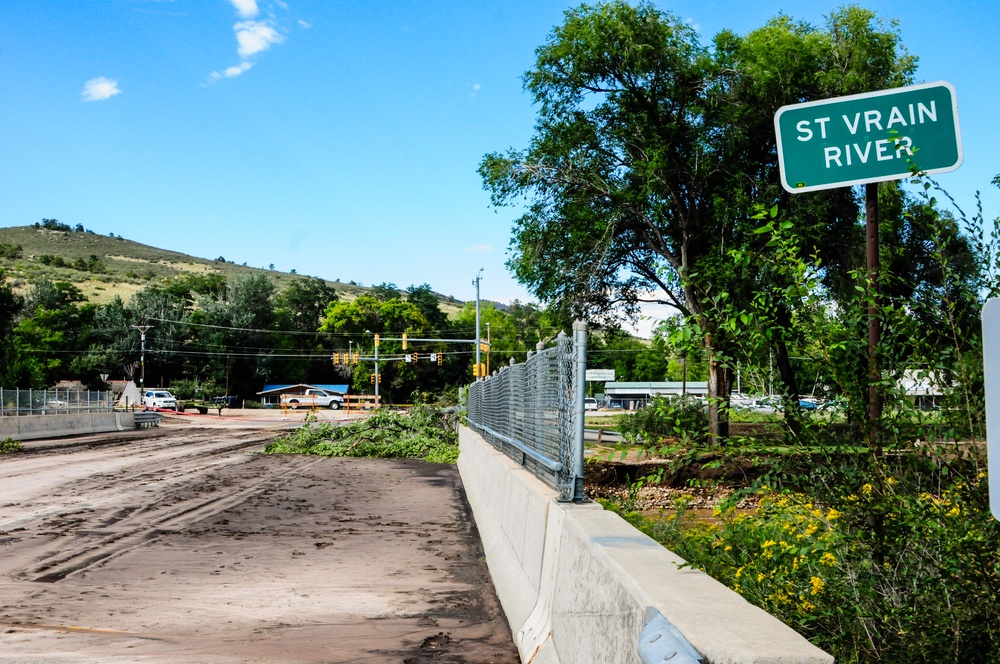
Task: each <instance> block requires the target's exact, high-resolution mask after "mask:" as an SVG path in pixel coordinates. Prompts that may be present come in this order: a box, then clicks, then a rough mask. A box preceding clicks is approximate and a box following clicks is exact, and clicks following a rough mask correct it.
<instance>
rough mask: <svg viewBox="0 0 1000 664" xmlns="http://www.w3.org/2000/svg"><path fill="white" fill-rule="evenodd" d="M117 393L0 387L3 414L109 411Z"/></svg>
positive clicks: (8, 415)
mask: <svg viewBox="0 0 1000 664" xmlns="http://www.w3.org/2000/svg"><path fill="white" fill-rule="evenodd" d="M113 410H114V396H113V395H112V393H111V392H110V391H106V392H105V391H100V390H21V389H4V388H0V417H11V416H17V415H67V414H71V413H110V412H112V411H113Z"/></svg>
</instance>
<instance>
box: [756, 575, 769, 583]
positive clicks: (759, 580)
mask: <svg viewBox="0 0 1000 664" xmlns="http://www.w3.org/2000/svg"><path fill="white" fill-rule="evenodd" d="M765 578H767V577H765V576H764V573H763V572H758V573H757V582H758V583H759V582H761V581H763V580H764V579H765Z"/></svg>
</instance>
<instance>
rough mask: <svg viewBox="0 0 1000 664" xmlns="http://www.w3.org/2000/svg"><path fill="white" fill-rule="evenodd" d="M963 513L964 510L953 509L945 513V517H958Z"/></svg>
mask: <svg viewBox="0 0 1000 664" xmlns="http://www.w3.org/2000/svg"><path fill="white" fill-rule="evenodd" d="M961 513H962V510H960V509H958V506H957V505H956V506H955V507H952V508H951V509H950V510H948V511H947V512H946V513H945V516H958V515H959V514H961Z"/></svg>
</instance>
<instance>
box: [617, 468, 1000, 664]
mask: <svg viewBox="0 0 1000 664" xmlns="http://www.w3.org/2000/svg"><path fill="white" fill-rule="evenodd" d="M950 454H951V458H946V459H944V460H942V459H941V458H940V457H933V456H931V455H928V454H925V453H922V452H913V453H911V454H909V455H907V456H906V457H903V456H901V457H899V458H897V459H895V460H893V462H892V464H891V465H889V464H887V463H884V462H874V461H872V462H870V463H867V464H865V463H862V464H858V466H857V467H855V468H848V467H847V465H845V464H841V466H840V467H839V468H836V469H833V468H822V469H817V471H816V472H813V473H811V474H809V476H808V477H803V478H802V481H801V486H800V488H799V489H796V490H790V489H786V490H783V491H776V490H773V489H772V488H769V487H767V486H763V487H760V488H759V489H758V490H757V491H756V497H757V499H758V507H756V508H755V509H752V510H737V509H735V508H732V507H720V508H719V509H717V510H716V511H715V513H714V517H715V521H714V522H707V521H705V520H704V519H703V518H700V517H699V516H698V515H696V514H695V513H693V512H692V511H689V510H687V509H686V504H685V503H684V502H683V501H682V502H681V503H680V504H679V505H677V507H678V509H676V510H675V511H673V512H671V513H669V514H668V515H666V516H665V517H664V518H662V519H648V518H645V517H643V516H641V515H638V514H636V513H631V514H629V513H626V514H625V516H626V518H627V519H629V520H630V521H631V522H632V523H633V524H634V525H636V526H637V527H639V528H640V529H641V530H643V531H645V532H646V533H647V534H649V535H650V536H652V537H653V538H655V539H657V540H658V541H660V542H662V543H664V545H665V546H667V547H668V548H670V549H671V550H672V551H674V552H675V553H677V554H678V555H680V556H681V557H683V558H684V559H685V560H687V561H688V564H689V565H691V566H693V567H697V568H700V569H703V570H705V571H706V572H707V573H709V574H710V575H712V576H713V577H714V578H716V579H718V580H719V581H721V582H723V583H725V584H726V585H728V586H729V587H730V588H732V589H733V590H735V591H736V592H739V593H740V594H742V595H743V596H744V597H745V598H746V599H747V600H749V601H750V602H752V603H754V604H756V605H757V606H760V607H762V608H763V609H765V610H767V611H768V612H770V613H772V614H773V615H775V616H777V617H778V618H780V619H782V620H783V621H785V622H786V623H787V624H789V625H791V626H792V627H794V628H795V629H796V630H798V631H799V632H800V633H802V634H803V635H804V636H806V637H807V638H809V639H810V640H811V641H812V642H813V643H815V644H816V645H817V646H819V647H820V648H823V649H824V650H826V651H828V652H830V653H831V654H833V655H834V656H835V657H836V659H837V661H838V662H899V663H904V662H939V661H948V662H986V661H997V655H998V653H1000V620H998V618H1000V600H998V596H1000V595H998V592H1000V524H998V523H997V522H996V521H995V520H994V519H993V518H992V516H991V515H990V511H989V507H988V504H989V498H988V488H987V482H986V473H985V472H983V471H981V470H979V469H978V468H977V464H976V461H975V460H974V459H962V458H958V457H956V456H955V455H954V453H953V452H951V453H950ZM806 491H808V493H807V492H806ZM612 507H613V508H614V507H615V506H613V505H612ZM622 507H623V506H619V509H620V510H621V511H625V510H623V509H621V508H622Z"/></svg>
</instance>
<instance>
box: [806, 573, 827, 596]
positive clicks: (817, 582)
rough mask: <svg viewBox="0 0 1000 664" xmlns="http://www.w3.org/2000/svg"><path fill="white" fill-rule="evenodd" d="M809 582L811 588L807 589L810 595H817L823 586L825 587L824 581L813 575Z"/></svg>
mask: <svg viewBox="0 0 1000 664" xmlns="http://www.w3.org/2000/svg"><path fill="white" fill-rule="evenodd" d="M809 583H810V584H811V585H812V590H811V591H809V594H810V595H819V594H820V593H822V592H823V588H825V587H826V581H824V580H823V579H821V578H819V577H818V576H814V577H812V578H811V579H809Z"/></svg>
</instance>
